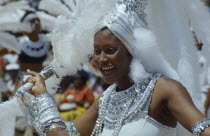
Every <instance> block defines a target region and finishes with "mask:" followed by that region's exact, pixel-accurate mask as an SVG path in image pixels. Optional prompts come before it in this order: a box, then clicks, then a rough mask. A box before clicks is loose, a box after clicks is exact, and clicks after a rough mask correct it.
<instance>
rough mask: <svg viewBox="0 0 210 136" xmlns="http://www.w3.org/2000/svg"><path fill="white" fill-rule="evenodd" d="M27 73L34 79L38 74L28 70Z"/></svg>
mask: <svg viewBox="0 0 210 136" xmlns="http://www.w3.org/2000/svg"><path fill="white" fill-rule="evenodd" d="M27 73H28V74H30V75H32V76H34V77H35V76H37V75H38V73H36V72H34V71H31V70H29V69H28V70H27Z"/></svg>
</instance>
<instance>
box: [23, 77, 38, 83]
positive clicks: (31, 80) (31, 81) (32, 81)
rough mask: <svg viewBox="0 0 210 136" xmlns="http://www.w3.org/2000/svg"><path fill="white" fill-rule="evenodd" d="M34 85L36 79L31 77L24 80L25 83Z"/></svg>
mask: <svg viewBox="0 0 210 136" xmlns="http://www.w3.org/2000/svg"><path fill="white" fill-rule="evenodd" d="M28 82H29V83H35V82H36V78H35V77H33V76H31V77H28V78H27V79H26V80H25V83H28Z"/></svg>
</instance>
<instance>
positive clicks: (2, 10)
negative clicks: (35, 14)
mask: <svg viewBox="0 0 210 136" xmlns="http://www.w3.org/2000/svg"><path fill="white" fill-rule="evenodd" d="M17 9H24V10H31V7H30V6H29V4H28V2H26V1H17V2H12V3H9V4H7V5H5V6H1V7H0V14H1V15H2V14H8V13H12V12H16V10H17Z"/></svg>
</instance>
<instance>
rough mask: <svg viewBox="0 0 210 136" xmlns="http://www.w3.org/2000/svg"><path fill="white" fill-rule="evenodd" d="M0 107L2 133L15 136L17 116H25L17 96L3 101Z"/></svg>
mask: <svg viewBox="0 0 210 136" xmlns="http://www.w3.org/2000/svg"><path fill="white" fill-rule="evenodd" d="M0 109H1V111H3V112H0V135H1V136H14V131H15V122H16V117H17V116H23V112H22V111H21V107H20V104H19V102H18V100H17V98H14V99H12V100H10V101H7V102H5V103H1V104H0Z"/></svg>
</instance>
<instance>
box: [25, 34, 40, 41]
mask: <svg viewBox="0 0 210 136" xmlns="http://www.w3.org/2000/svg"><path fill="white" fill-rule="evenodd" d="M28 38H29V39H30V40H31V41H33V42H36V41H38V40H39V35H38V34H35V33H30V34H28Z"/></svg>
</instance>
